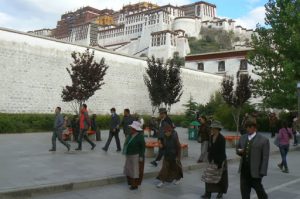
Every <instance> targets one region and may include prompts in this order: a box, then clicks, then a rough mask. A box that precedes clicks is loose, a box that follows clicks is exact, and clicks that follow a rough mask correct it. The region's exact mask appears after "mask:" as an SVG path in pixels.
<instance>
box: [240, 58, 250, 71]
mask: <svg viewBox="0 0 300 199" xmlns="http://www.w3.org/2000/svg"><path fill="white" fill-rule="evenodd" d="M240 70H248V61H247V60H246V59H242V60H241V62H240Z"/></svg>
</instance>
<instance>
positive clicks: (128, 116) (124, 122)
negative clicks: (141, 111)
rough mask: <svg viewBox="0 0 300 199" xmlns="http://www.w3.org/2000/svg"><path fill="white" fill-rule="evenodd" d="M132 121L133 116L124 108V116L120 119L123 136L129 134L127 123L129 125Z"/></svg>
mask: <svg viewBox="0 0 300 199" xmlns="http://www.w3.org/2000/svg"><path fill="white" fill-rule="evenodd" d="M133 121H134V118H133V117H132V116H131V114H130V110H129V109H124V117H123V120H122V126H123V133H124V135H125V137H127V136H128V135H129V134H130V127H129V125H131V124H132V122H133Z"/></svg>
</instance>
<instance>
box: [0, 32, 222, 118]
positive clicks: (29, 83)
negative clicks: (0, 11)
mask: <svg viewBox="0 0 300 199" xmlns="http://www.w3.org/2000/svg"><path fill="white" fill-rule="evenodd" d="M85 49H86V47H85V46H79V45H74V44H70V43H66V42H62V41H58V40H53V39H50V38H46V37H39V36H33V35H29V34H26V33H22V32H17V31H13V30H7V29H3V28H0V81H1V84H0V112H4V113H52V112H53V110H54V108H55V107H56V106H61V107H62V109H63V112H64V113H66V112H71V107H70V106H69V104H68V103H63V102H62V100H61V91H62V88H63V87H64V86H65V85H67V84H70V83H71V81H70V77H69V75H68V73H67V71H66V67H69V66H70V63H71V62H72V59H71V56H70V55H71V52H72V51H80V52H83V51H84V50H85ZM102 57H104V58H105V60H106V63H107V64H108V65H109V66H110V67H109V69H108V70H107V75H106V76H105V78H104V81H105V85H104V86H103V87H102V89H101V90H99V91H97V92H96V93H95V95H94V96H93V97H91V98H90V99H89V101H88V102H87V105H88V108H89V109H90V110H91V112H92V113H97V114H107V113H109V109H110V108H111V107H116V109H117V112H118V113H120V112H122V110H123V109H124V108H130V109H131V110H132V111H133V112H137V113H140V114H142V113H147V114H150V113H151V106H150V101H149V98H148V92H147V88H146V86H145V84H144V81H143V74H145V68H146V66H147V63H146V61H145V60H143V59H139V58H135V57H131V56H127V55H122V54H118V53H115V52H110V51H104V50H98V49H95V59H96V60H100V59H101V58H102ZM182 78H183V84H184V88H183V90H184V94H183V96H182V98H181V101H180V102H179V103H177V104H175V105H174V106H173V107H172V111H171V112H172V114H177V113H183V112H184V107H183V106H182V104H185V103H186V102H187V101H188V99H189V97H190V95H192V96H193V98H194V99H195V100H196V101H197V102H200V103H206V102H207V101H208V100H209V97H210V95H211V94H213V93H214V92H215V91H216V90H218V89H219V87H220V82H221V77H218V76H216V75H211V74H206V73H202V72H197V71H193V70H189V69H182Z"/></svg>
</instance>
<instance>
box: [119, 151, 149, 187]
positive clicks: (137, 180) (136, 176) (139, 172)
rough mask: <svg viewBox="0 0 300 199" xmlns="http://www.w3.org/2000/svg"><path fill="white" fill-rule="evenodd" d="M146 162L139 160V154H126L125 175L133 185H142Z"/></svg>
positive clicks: (129, 183)
mask: <svg viewBox="0 0 300 199" xmlns="http://www.w3.org/2000/svg"><path fill="white" fill-rule="evenodd" d="M144 166H145V162H144V161H143V162H140V161H139V155H138V154H136V155H126V161H125V166H124V175H125V176H126V177H127V183H128V185H131V186H138V185H141V183H142V180H143V176H144Z"/></svg>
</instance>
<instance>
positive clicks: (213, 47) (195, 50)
mask: <svg viewBox="0 0 300 199" xmlns="http://www.w3.org/2000/svg"><path fill="white" fill-rule="evenodd" d="M188 41H189V45H190V49H191V53H190V54H199V53H208V52H217V51H220V46H219V44H217V43H216V42H215V41H207V40H201V39H200V40H197V39H196V38H195V37H190V38H189V39H188Z"/></svg>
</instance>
